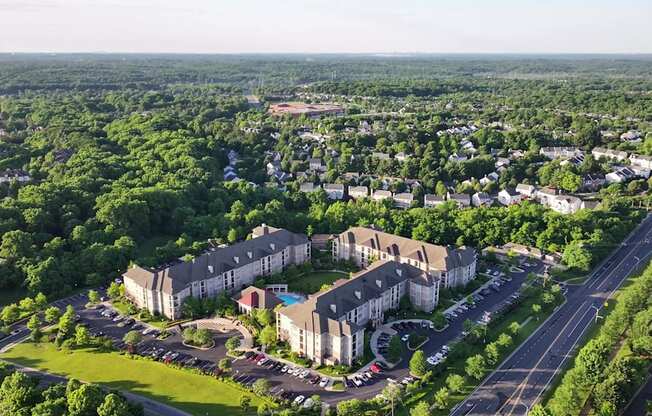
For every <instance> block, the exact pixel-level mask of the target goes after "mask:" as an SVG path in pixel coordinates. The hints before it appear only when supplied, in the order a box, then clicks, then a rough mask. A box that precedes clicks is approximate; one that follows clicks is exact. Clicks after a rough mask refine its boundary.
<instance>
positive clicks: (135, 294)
mask: <svg viewBox="0 0 652 416" xmlns="http://www.w3.org/2000/svg"><path fill="white" fill-rule="evenodd" d="M251 236H252V238H251V239H250V240H245V241H242V242H239V243H236V244H234V245H232V246H228V247H216V248H211V249H209V250H208V251H206V252H205V253H203V254H201V255H199V256H197V257H195V258H193V259H192V260H188V261H183V260H178V261H176V262H174V263H168V264H164V265H162V266H160V267H156V268H145V267H140V266H137V265H133V266H132V267H130V268H129V269H128V270H127V271H126V272H125V273H124V274H123V280H124V285H125V295H126V296H127V297H128V298H130V299H131V300H132V301H133V302H134V304H136V306H137V307H139V308H142V309H147V310H148V311H149V312H150V313H152V314H160V315H163V316H165V317H167V318H169V319H178V318H179V317H181V305H182V304H183V301H184V299H186V298H187V297H190V296H192V297H196V298H207V297H213V296H216V295H217V294H219V293H221V292H224V291H226V292H229V293H232V292H235V291H238V290H240V289H242V288H244V287H246V286H249V285H251V284H253V282H254V280H255V279H256V277H258V276H267V275H271V274H274V273H279V272H281V271H283V270H285V269H286V268H287V267H288V266H289V265H291V264H302V263H305V262H307V261H309V260H310V254H311V253H310V250H311V248H310V241H309V240H308V237H306V236H305V235H303V234H295V233H292V232H290V231H287V230H284V229H282V228H274V227H270V226H267V225H265V224H263V225H261V226H259V227H256V228H254V230H253V231H252V234H251Z"/></svg>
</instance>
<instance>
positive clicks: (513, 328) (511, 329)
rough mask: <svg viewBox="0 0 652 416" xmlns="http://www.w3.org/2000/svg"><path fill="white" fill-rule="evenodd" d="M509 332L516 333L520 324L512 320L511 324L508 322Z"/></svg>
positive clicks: (519, 328)
mask: <svg viewBox="0 0 652 416" xmlns="http://www.w3.org/2000/svg"><path fill="white" fill-rule="evenodd" d="M508 329H509V332H511V333H512V334H513V335H517V334H518V333H519V331H520V330H521V324H519V323H518V322H516V321H514V322H512V323H511V324H509V327H508Z"/></svg>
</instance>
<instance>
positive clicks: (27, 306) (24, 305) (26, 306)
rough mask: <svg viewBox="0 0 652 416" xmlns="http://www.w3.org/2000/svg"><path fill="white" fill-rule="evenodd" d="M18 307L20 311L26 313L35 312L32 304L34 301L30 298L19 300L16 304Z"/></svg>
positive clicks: (34, 304)
mask: <svg viewBox="0 0 652 416" xmlns="http://www.w3.org/2000/svg"><path fill="white" fill-rule="evenodd" d="M18 307H19V308H20V310H21V311H23V312H27V313H31V312H34V311H36V303H35V302H34V299H32V298H30V297H27V298H23V299H21V300H20V302H18Z"/></svg>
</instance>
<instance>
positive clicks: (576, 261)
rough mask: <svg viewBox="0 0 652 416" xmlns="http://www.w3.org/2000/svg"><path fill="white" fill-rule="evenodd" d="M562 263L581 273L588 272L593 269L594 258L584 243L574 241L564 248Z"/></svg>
mask: <svg viewBox="0 0 652 416" xmlns="http://www.w3.org/2000/svg"><path fill="white" fill-rule="evenodd" d="M562 261H563V262H564V263H565V264H566V265H567V266H568V267H573V268H575V269H578V270H581V271H585V272H586V271H588V270H589V269H590V268H591V262H592V261H593V258H592V256H591V252H590V251H589V250H588V249H587V248H586V246H584V244H583V243H581V242H577V241H572V242H571V243H569V244H568V245H566V247H565V248H564V252H563V254H562Z"/></svg>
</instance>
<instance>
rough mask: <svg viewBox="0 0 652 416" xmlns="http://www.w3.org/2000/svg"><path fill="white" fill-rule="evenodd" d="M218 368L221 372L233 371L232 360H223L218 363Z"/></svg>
mask: <svg viewBox="0 0 652 416" xmlns="http://www.w3.org/2000/svg"><path fill="white" fill-rule="evenodd" d="M217 368H219V369H220V370H222V371H224V372H227V371H229V370H231V360H229V359H228V358H222V359H221V360H220V361H219V362H218V363H217Z"/></svg>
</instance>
